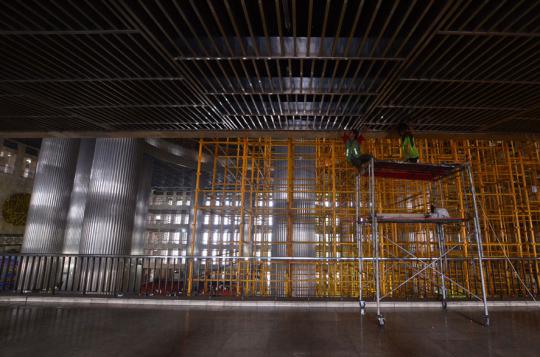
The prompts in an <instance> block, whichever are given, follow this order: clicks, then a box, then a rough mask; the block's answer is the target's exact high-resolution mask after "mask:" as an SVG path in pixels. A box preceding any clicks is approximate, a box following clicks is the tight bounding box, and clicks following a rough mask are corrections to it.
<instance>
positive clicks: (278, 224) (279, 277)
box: [272, 146, 292, 296]
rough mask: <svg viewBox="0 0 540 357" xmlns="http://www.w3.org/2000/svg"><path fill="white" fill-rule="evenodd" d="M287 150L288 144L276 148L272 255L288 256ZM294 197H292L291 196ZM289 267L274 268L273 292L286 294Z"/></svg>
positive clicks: (280, 294) (273, 177) (273, 174)
mask: <svg viewBox="0 0 540 357" xmlns="http://www.w3.org/2000/svg"><path fill="white" fill-rule="evenodd" d="M287 151H288V148H287V147H286V146H277V147H275V149H274V155H275V157H276V158H277V157H279V158H280V159H279V160H275V161H274V162H273V168H274V171H273V173H272V182H273V184H272V185H273V193H272V196H273V197H272V198H273V223H274V224H273V225H272V243H275V244H272V256H273V257H286V256H287V214H285V213H284V212H286V210H287V205H288V197H287V177H288V167H287V159H286V158H287ZM291 199H292V198H291ZM286 272H287V267H286V266H285V264H278V265H276V267H275V268H274V271H273V272H272V273H273V274H275V275H276V277H275V280H276V281H277V282H276V283H274V284H272V294H275V295H278V296H283V295H284V294H285V285H284V284H283V283H282V282H283V281H284V280H285V274H286Z"/></svg>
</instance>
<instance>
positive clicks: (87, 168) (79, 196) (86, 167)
mask: <svg viewBox="0 0 540 357" xmlns="http://www.w3.org/2000/svg"><path fill="white" fill-rule="evenodd" d="M95 147H96V140H95V139H84V140H81V145H80V148H79V156H78V158H77V168H76V170H75V179H74V181H73V191H72V192H71V200H70V204H69V211H68V215H67V223H66V233H65V237H64V248H63V250H62V252H63V253H64V254H77V253H79V243H80V241H81V230H82V224H83V221H84V211H85V208H86V199H87V194H88V185H89V183H90V172H91V170H92V161H93V158H94V150H95Z"/></svg>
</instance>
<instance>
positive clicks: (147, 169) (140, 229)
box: [131, 156, 153, 255]
mask: <svg viewBox="0 0 540 357" xmlns="http://www.w3.org/2000/svg"><path fill="white" fill-rule="evenodd" d="M152 163H153V160H152V159H151V158H150V157H148V156H145V157H144V160H143V164H142V170H141V173H140V177H139V185H138V187H137V204H136V207H135V220H134V222H133V238H132V241H131V254H132V255H142V254H144V234H145V232H146V216H147V214H148V203H149V200H150V193H151V186H152V169H153V165H152Z"/></svg>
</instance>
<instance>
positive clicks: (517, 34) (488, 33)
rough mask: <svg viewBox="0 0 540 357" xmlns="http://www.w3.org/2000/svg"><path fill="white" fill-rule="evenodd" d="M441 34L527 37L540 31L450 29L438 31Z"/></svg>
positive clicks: (537, 34) (534, 36) (538, 34)
mask: <svg viewBox="0 0 540 357" xmlns="http://www.w3.org/2000/svg"><path fill="white" fill-rule="evenodd" d="M437 34H439V35H447V36H492V37H527V38H536V37H540V33H532V32H508V31H504V32H498V31H462V30H461V31H458V30H449V31H438V32H437Z"/></svg>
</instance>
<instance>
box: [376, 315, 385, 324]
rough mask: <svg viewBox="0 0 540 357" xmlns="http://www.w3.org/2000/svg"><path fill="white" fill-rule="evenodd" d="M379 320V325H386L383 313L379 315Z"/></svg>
mask: <svg viewBox="0 0 540 357" xmlns="http://www.w3.org/2000/svg"><path fill="white" fill-rule="evenodd" d="M377 321H378V322H379V326H381V327H383V326H384V317H382V316H381V315H379V316H377Z"/></svg>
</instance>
